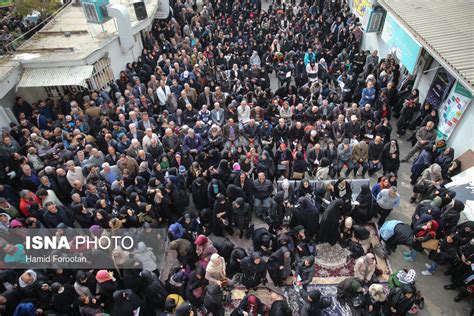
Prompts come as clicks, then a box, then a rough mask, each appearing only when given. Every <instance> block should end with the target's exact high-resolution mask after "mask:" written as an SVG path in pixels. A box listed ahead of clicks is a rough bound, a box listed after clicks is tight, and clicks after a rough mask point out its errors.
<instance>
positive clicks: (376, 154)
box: [368, 135, 383, 176]
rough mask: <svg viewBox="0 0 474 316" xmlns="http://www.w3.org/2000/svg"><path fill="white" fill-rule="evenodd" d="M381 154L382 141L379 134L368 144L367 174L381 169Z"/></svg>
mask: <svg viewBox="0 0 474 316" xmlns="http://www.w3.org/2000/svg"><path fill="white" fill-rule="evenodd" d="M382 154H383V143H382V137H381V136H380V135H377V136H375V139H374V140H373V141H371V142H370V144H369V170H368V171H369V175H370V176H372V175H373V174H374V173H375V172H377V171H379V170H380V169H382Z"/></svg>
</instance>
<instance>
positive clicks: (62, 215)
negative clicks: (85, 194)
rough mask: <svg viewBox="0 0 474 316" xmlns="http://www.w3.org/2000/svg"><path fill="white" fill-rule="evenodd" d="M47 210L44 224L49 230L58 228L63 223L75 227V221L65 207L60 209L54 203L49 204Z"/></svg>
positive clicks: (46, 206)
mask: <svg viewBox="0 0 474 316" xmlns="http://www.w3.org/2000/svg"><path fill="white" fill-rule="evenodd" d="M45 208H46V210H45V211H44V214H43V222H44V225H45V226H46V227H47V228H56V227H57V226H58V225H59V224H61V223H62V224H65V225H66V226H68V227H73V224H74V219H73V217H72V216H71V214H70V212H69V211H68V210H67V209H66V208H65V207H58V206H56V204H55V203H54V202H48V203H46V205H45Z"/></svg>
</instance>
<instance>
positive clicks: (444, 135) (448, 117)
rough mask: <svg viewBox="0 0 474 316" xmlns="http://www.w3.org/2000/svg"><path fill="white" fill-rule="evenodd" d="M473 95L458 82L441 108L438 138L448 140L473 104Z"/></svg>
mask: <svg viewBox="0 0 474 316" xmlns="http://www.w3.org/2000/svg"><path fill="white" fill-rule="evenodd" d="M471 100H472V93H471V92H470V91H469V90H467V89H466V88H464V86H463V85H462V84H461V83H460V82H459V81H458V82H456V85H455V86H454V87H453V88H452V89H451V93H450V94H449V96H448V98H447V99H446V101H445V102H444V103H443V105H442V106H441V107H440V108H439V124H438V138H439V139H446V140H447V139H448V138H449V136H451V134H452V132H453V130H454V128H455V127H456V126H457V125H458V124H459V120H460V119H461V116H462V115H463V113H464V111H465V110H466V108H467V107H468V105H469V104H470V103H471Z"/></svg>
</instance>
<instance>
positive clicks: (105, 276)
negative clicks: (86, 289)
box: [95, 270, 112, 283]
mask: <svg viewBox="0 0 474 316" xmlns="http://www.w3.org/2000/svg"><path fill="white" fill-rule="evenodd" d="M95 279H96V280H97V282H99V283H104V282H107V281H110V280H112V278H111V277H110V275H109V271H107V270H99V271H97V274H96V275H95Z"/></svg>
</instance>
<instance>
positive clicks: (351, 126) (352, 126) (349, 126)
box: [345, 115, 361, 139]
mask: <svg viewBox="0 0 474 316" xmlns="http://www.w3.org/2000/svg"><path fill="white" fill-rule="evenodd" d="M360 131H361V126H360V123H359V121H358V119H357V116H356V115H351V121H350V122H347V123H346V128H345V133H346V137H347V138H349V139H358V138H359V135H360Z"/></svg>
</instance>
